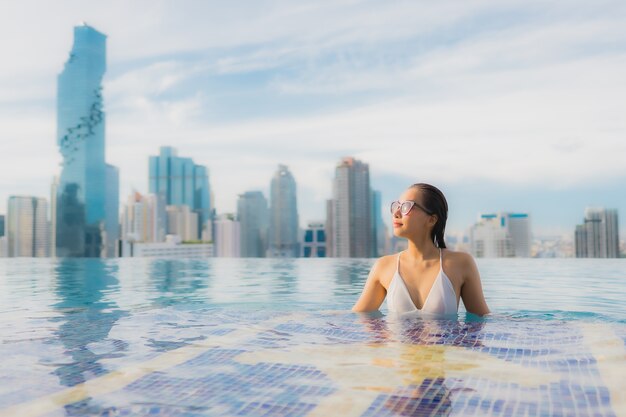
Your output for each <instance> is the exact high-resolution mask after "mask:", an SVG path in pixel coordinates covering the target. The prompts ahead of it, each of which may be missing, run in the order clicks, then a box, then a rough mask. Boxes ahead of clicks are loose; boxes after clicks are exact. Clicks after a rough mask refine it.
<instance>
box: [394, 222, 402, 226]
mask: <svg viewBox="0 0 626 417" xmlns="http://www.w3.org/2000/svg"><path fill="white" fill-rule="evenodd" d="M400 226H402V223H397V222H393V227H400Z"/></svg>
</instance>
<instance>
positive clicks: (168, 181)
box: [149, 146, 211, 236]
mask: <svg viewBox="0 0 626 417" xmlns="http://www.w3.org/2000/svg"><path fill="white" fill-rule="evenodd" d="M149 162H150V173H149V180H150V181H149V190H150V193H152V194H160V195H162V196H163V198H164V199H165V203H166V204H167V205H169V206H183V205H184V206H187V207H189V208H190V209H191V210H192V211H193V212H194V213H196V214H197V215H198V230H197V232H196V233H197V235H198V236H203V235H205V234H203V231H205V230H206V229H208V228H210V221H211V202H210V198H209V196H210V195H211V194H210V190H209V176H208V170H207V168H206V167H204V166H202V165H196V164H195V163H194V162H193V159H191V158H183V157H179V156H178V152H177V150H176V149H175V148H172V147H169V146H163V147H161V148H160V151H159V155H158V156H151V157H150V161H149Z"/></svg>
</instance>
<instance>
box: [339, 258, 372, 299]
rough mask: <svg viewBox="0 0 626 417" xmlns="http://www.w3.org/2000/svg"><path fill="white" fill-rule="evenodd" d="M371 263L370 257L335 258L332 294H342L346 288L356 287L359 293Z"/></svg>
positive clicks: (352, 288) (353, 288)
mask: <svg viewBox="0 0 626 417" xmlns="http://www.w3.org/2000/svg"><path fill="white" fill-rule="evenodd" d="M372 264H373V261H372V260H371V259H350V260H337V264H336V267H335V287H334V294H335V295H343V294H345V292H346V289H351V290H355V289H356V290H357V291H358V293H360V292H361V289H362V286H363V284H364V283H365V280H366V279H367V275H368V274H369V271H370V268H371V267H372ZM354 301H356V299H355V300H354Z"/></svg>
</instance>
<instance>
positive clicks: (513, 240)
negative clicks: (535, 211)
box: [470, 213, 531, 258]
mask: <svg viewBox="0 0 626 417" xmlns="http://www.w3.org/2000/svg"><path fill="white" fill-rule="evenodd" d="M530 243H531V232H530V217H529V215H528V214H526V213H489V214H482V215H481V216H480V219H479V221H478V223H476V224H475V225H474V226H472V228H471V229H470V244H471V250H472V254H473V255H474V256H475V257H477V258H507V257H518V258H528V257H530Z"/></svg>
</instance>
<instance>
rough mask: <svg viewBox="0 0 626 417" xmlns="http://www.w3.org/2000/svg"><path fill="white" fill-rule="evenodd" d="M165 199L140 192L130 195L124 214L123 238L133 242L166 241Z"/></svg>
mask: <svg viewBox="0 0 626 417" xmlns="http://www.w3.org/2000/svg"><path fill="white" fill-rule="evenodd" d="M166 224H167V221H166V213H165V201H164V200H163V197H162V196H160V195H157V194H148V195H142V194H140V193H138V192H134V193H132V195H131V196H129V197H128V202H127V203H126V206H125V207H124V213H123V216H122V239H123V240H126V241H131V242H145V243H156V242H164V241H165V233H166V229H165V226H166Z"/></svg>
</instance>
